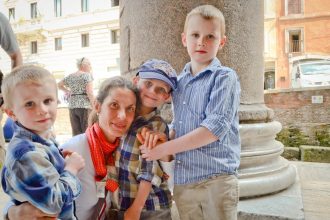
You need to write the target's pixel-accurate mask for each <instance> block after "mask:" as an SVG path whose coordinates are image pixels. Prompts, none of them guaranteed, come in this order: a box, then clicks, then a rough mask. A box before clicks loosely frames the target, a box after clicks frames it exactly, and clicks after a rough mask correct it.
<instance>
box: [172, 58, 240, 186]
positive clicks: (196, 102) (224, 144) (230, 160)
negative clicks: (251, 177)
mask: <svg viewBox="0 0 330 220" xmlns="http://www.w3.org/2000/svg"><path fill="white" fill-rule="evenodd" d="M240 91H241V90H240V84H239V79H238V76H237V74H236V72H235V71H234V70H232V69H230V68H228V67H224V66H221V63H220V61H219V60H218V59H217V58H215V59H214V60H213V61H212V62H211V64H210V65H209V66H208V67H206V68H205V69H204V70H203V71H201V72H199V73H198V74H196V75H195V76H193V75H192V74H191V64H190V63H188V64H186V66H185V68H184V70H183V71H182V73H181V74H180V75H179V77H178V88H177V90H175V91H174V92H173V94H172V96H173V114H174V117H173V122H172V126H173V128H174V129H175V132H176V138H178V137H181V136H183V135H185V134H187V133H189V132H191V131H193V130H194V129H196V128H198V127H201V126H202V127H205V128H207V129H208V130H209V131H211V132H212V133H213V134H214V135H215V136H217V137H218V140H217V141H215V142H213V143H211V144H208V145H205V146H202V147H199V148H197V149H194V150H189V151H185V152H181V153H178V154H176V161H175V169H174V183H175V184H189V183H197V182H200V181H202V180H205V179H207V178H210V177H212V176H216V175H222V174H234V175H236V174H237V169H238V167H239V163H240V151H241V142H240V137H239V119H238V108H239V104H240Z"/></svg>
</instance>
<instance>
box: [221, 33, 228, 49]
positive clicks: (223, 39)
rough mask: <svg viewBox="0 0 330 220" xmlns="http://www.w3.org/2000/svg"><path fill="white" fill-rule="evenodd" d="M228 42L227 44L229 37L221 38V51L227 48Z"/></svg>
mask: <svg viewBox="0 0 330 220" xmlns="http://www.w3.org/2000/svg"><path fill="white" fill-rule="evenodd" d="M226 42H227V37H226V36H223V38H221V40H220V46H219V49H222V48H223V46H225V44H226Z"/></svg>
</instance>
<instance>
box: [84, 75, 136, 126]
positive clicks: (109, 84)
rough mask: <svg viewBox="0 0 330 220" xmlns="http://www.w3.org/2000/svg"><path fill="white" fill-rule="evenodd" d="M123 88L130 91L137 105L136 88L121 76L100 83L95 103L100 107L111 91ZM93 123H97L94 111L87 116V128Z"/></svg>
mask: <svg viewBox="0 0 330 220" xmlns="http://www.w3.org/2000/svg"><path fill="white" fill-rule="evenodd" d="M117 88H123V89H129V90H131V91H132V92H133V93H134V94H135V96H136V105H137V106H138V104H139V95H138V90H137V88H136V87H135V86H134V85H133V83H132V82H131V81H129V80H128V79H125V78H124V77H122V76H115V77H111V78H109V79H106V80H104V81H103V82H102V84H101V86H100V89H99V91H98V93H97V96H96V101H97V102H99V103H100V104H101V105H102V103H103V102H104V100H105V99H106V98H107V97H108V96H109V95H110V94H111V91H112V90H113V89H117ZM95 122H98V116H97V112H96V110H95V109H93V110H92V112H91V113H90V115H89V118H88V126H91V125H93V124H94V123H95Z"/></svg>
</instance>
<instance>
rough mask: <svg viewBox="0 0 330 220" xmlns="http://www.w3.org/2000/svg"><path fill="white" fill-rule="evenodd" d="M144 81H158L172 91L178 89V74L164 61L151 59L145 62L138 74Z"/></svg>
mask: <svg viewBox="0 0 330 220" xmlns="http://www.w3.org/2000/svg"><path fill="white" fill-rule="evenodd" d="M136 75H137V76H139V77H140V78H142V79H158V80H162V81H164V82H165V83H167V84H168V85H169V86H170V87H171V88H172V90H175V89H176V87H177V79H176V72H175V70H174V69H173V67H172V66H171V65H170V64H169V63H167V62H166V61H163V60H157V59H151V60H147V61H146V62H144V63H143V64H142V65H141V66H140V69H139V72H138V73H137V74H136Z"/></svg>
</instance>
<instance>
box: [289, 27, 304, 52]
mask: <svg viewBox="0 0 330 220" xmlns="http://www.w3.org/2000/svg"><path fill="white" fill-rule="evenodd" d="M300 42H301V31H290V32H289V50H290V53H297V52H301V44H300Z"/></svg>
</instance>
